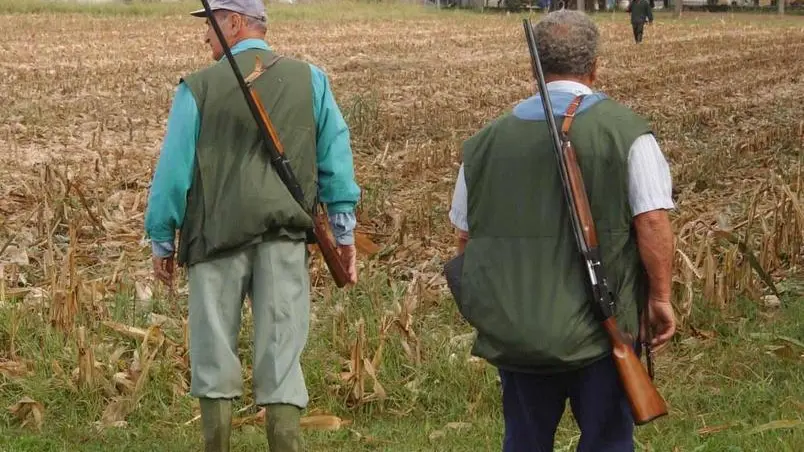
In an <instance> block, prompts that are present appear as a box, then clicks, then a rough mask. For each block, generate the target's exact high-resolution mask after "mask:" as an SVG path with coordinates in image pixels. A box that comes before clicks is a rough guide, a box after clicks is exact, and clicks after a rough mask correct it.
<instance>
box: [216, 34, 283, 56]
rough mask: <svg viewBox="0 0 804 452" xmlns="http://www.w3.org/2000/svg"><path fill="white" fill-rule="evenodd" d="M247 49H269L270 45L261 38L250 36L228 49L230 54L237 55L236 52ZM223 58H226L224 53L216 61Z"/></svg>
mask: <svg viewBox="0 0 804 452" xmlns="http://www.w3.org/2000/svg"><path fill="white" fill-rule="evenodd" d="M249 49H260V50H271V47H270V46H269V45H268V43H267V42H265V41H263V40H262V39H257V38H250V39H244V40H242V41H240V42H238V43H237V44H235V45H233V46H232V48H231V49H230V50H231V51H232V55H237V54H238V53H240V52H243V51H245V50H249ZM224 58H226V55H224V56H222V57H221V59H220V60H218V61H223V59H224Z"/></svg>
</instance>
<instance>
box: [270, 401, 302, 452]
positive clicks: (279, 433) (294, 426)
mask: <svg viewBox="0 0 804 452" xmlns="http://www.w3.org/2000/svg"><path fill="white" fill-rule="evenodd" d="M301 411H302V410H301V408H299V407H297V406H295V405H285V404H276V405H266V407H265V432H266V434H267V436H268V450H269V451H270V452H301V451H302V443H301V425H300V422H301Z"/></svg>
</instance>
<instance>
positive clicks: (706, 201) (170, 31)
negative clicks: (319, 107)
mask: <svg viewBox="0 0 804 452" xmlns="http://www.w3.org/2000/svg"><path fill="white" fill-rule="evenodd" d="M0 6H2V7H3V10H4V11H5V10H9V11H11V14H13V15H4V16H3V18H2V20H3V22H4V23H14V24H15V26H14V27H2V29H0V46H2V49H3V51H2V53H0V99H1V100H2V110H0V149H2V151H1V152H2V156H3V158H2V164H1V165H0V218H2V219H1V220H0V224H2V226H1V228H0V263H2V265H1V266H0V272H1V273H0V275H2V278H0V325H1V327H0V405H2V407H3V408H4V411H3V412H2V414H0V450H2V451H28V450H31V451H33V450H37V451H40V450H54V451H61V450H92V451H94V450H98V451H100V450H131V451H139V450H162V451H173V450H175V451H181V450H198V448H199V447H200V432H199V430H198V429H199V426H198V417H197V416H198V410H197V403H196V401H195V400H194V399H192V398H190V397H189V396H188V395H187V390H188V387H189V370H188V364H189V363H188V356H187V342H186V341H187V339H186V338H187V330H186V322H185V321H184V319H185V318H186V311H187V309H186V295H187V291H186V284H185V281H184V278H183V274H180V275H179V278H178V281H179V284H178V286H177V288H176V290H175V292H174V293H169V292H168V291H167V290H166V289H165V288H164V287H162V286H160V285H158V284H156V283H155V282H154V280H153V278H152V276H151V273H150V260H149V258H150V254H149V247H148V243H147V242H146V241H145V240H144V239H143V232H142V223H143V212H144V208H145V205H146V201H147V195H148V185H149V181H150V178H151V174H152V171H153V167H154V165H155V162H156V158H157V156H158V152H159V148H160V143H161V138H162V136H163V134H164V126H165V120H166V118H167V113H168V109H169V105H170V99H171V96H172V91H173V88H174V86H175V84H176V82H177V80H178V79H179V77H180V76H181V75H183V74H186V73H188V72H190V71H191V70H193V69H196V68H200V67H202V66H204V65H205V64H207V63H208V61H209V58H210V57H209V53H208V51H207V49H206V48H205V47H204V46H203V43H202V42H201V34H202V31H203V23H202V22H201V21H199V20H193V19H192V18H190V17H187V16H186V15H185V14H184V12H186V11H188V10H190V9H191V8H195V7H197V5H195V4H193V3H190V4H180V5H171V6H169V7H164V6H160V7H159V8H156V7H155V8H156V11H155V12H153V13H149V12H148V10H147V9H146V8H140V9H138V10H136V11H137V12H139V13H138V14H130V13H128V12H126V9H125V8H122V7H108V8H106V9H101V10H99V11H100V12H99V13H98V12H97V11H96V13H93V14H84V13H83V12H80V11H79V10H78V8H75V11H73V10H71V9H70V8H67V9H68V12H62V13H59V14H58V15H53V14H51V13H48V12H47V9H46V8H44V9H41V10H37V11H36V12H33V13H32V12H27V13H25V14H18V12H14V11H12V10H14V7H9V6H8V4H2V5H0ZM18 9H24V8H18ZM9 11H6V13H9ZM70 11H72V12H70ZM143 11H144V12H145V13H144V14H140V13H142V12H143ZM272 11H273V15H274V17H275V19H274V21H273V22H272V23H271V24H270V31H269V35H268V38H267V39H268V41H269V43H270V44H271V45H272V46H274V48H275V49H277V50H278V51H280V52H282V53H285V54H288V55H292V56H296V57H301V58H305V59H307V60H308V61H311V62H313V63H315V64H317V65H319V66H320V67H322V68H324V69H326V70H327V71H328V72H329V74H330V77H331V82H332V84H333V87H334V90H335V94H336V97H337V100H338V102H339V104H340V105H341V108H342V109H343V111H344V114H345V116H346V117H347V121H348V122H349V125H350V127H351V130H352V139H353V146H354V152H355V163H356V167H357V175H358V178H359V182H360V184H361V186H362V187H363V190H364V195H363V200H362V203H361V205H360V210H359V230H360V231H361V232H362V234H364V235H365V236H366V237H368V238H370V239H371V240H372V241H374V242H375V243H376V244H377V245H378V246H377V248H375V249H368V248H371V247H368V248H365V247H364V249H363V252H362V253H361V256H360V266H361V270H360V271H361V281H360V283H359V284H358V285H357V287H355V288H353V289H350V290H347V291H338V290H336V289H334V286H333V285H332V284H331V281H330V279H329V276H328V275H327V274H326V272H325V270H324V267H323V266H322V265H321V262H320V261H319V260H316V261H315V262H314V268H313V269H312V271H313V275H314V278H313V282H314V286H315V287H314V291H315V299H314V301H315V302H314V307H313V312H314V314H313V327H312V332H311V337H310V342H309V346H308V349H307V352H306V354H305V357H304V360H305V366H306V367H305V368H306V372H307V379H308V385H309V388H310V393H311V404H310V409H309V410H308V412H307V413H306V415H307V417H306V418H305V421H304V425H305V427H306V442H307V445H308V447H309V450H317V451H318V450H321V451H323V450H393V451H410V450H471V451H479V450H498V448H499V443H500V440H501V429H502V424H501V421H500V416H501V413H500V408H499V387H498V383H497V379H496V374H495V372H494V370H493V369H491V368H490V367H489V366H488V365H486V364H484V363H483V362H480V361H478V360H475V359H472V358H470V356H469V344H470V343H471V337H472V336H471V329H470V328H469V327H468V326H467V325H466V324H465V323H464V322H462V320H461V318H460V316H459V314H458V313H457V312H456V310H455V309H454V307H453V305H452V302H451V300H450V299H449V298H448V296H447V292H446V288H445V286H444V282H443V278H442V277H441V276H440V274H439V273H440V268H441V265H442V264H443V263H444V262H445V260H446V259H448V258H449V257H450V256H451V255H452V253H454V248H453V236H452V231H451V229H450V226H449V223H448V220H447V211H448V209H449V202H450V199H451V195H452V187H453V181H454V177H455V175H456V173H457V168H458V164H459V158H460V157H459V153H458V149H459V146H460V142H461V141H462V140H464V139H466V138H467V137H468V136H469V135H471V134H472V133H473V132H474V131H475V130H477V129H478V128H479V127H481V126H482V125H483V124H484V123H485V122H486V121H488V120H490V119H492V118H494V117H495V116H496V115H498V114H500V113H501V112H503V111H505V110H506V109H508V108H511V107H512V105H513V104H514V103H515V102H517V101H518V100H519V99H521V98H523V97H526V96H528V95H529V94H530V93H531V92H532V86H533V85H532V83H531V73H530V69H529V63H528V55H527V49H526V46H525V44H524V39H523V37H522V29H521V25H520V21H519V18H518V17H516V16H513V15H512V16H503V15H479V14H470V13H460V12H442V13H435V12H434V11H432V10H424V9H420V8H418V7H414V6H399V5H390V6H389V5H385V6H367V5H358V4H349V5H342V4H341V5H337V4H325V5H300V6H296V7H278V6H275V7H272ZM121 12H123V14H122V15H121V14H119V13H121ZM596 17H597V20H598V22H599V24H600V27H601V32H602V37H603V41H604V48H603V50H602V70H601V74H600V81H599V86H598V88H599V89H601V90H603V91H605V92H607V93H608V94H609V95H610V96H612V97H614V98H615V99H618V100H620V101H622V102H624V103H626V104H628V105H629V106H632V107H633V108H635V109H636V110H637V111H638V112H640V113H642V114H644V115H646V116H647V117H649V118H650V119H651V121H652V123H653V125H654V127H655V130H656V132H657V134H658V137H659V141H660V144H661V145H662V147H663V149H664V151H665V153H666V155H667V157H668V159H669V161H670V163H671V168H672V172H673V180H674V189H675V197H676V200H677V206H678V210H677V211H675V212H673V216H672V218H673V224H674V228H675V231H676V233H677V237H678V238H677V249H678V250H677V253H676V263H675V278H674V282H675V284H674V303H675V306H676V309H677V313H678V316H679V319H680V322H681V325H680V331H679V334H678V337H677V338H676V340H675V341H674V342H673V343H672V344H670V345H669V346H667V347H666V348H664V349H663V350H660V351H659V353H657V361H658V362H657V385H658V386H659V389H660V391H661V392H662V393H663V395H664V396H665V397H666V399H667V400H668V404H669V406H670V415H669V416H668V417H666V418H664V419H661V420H659V421H656V422H654V423H652V424H650V425H648V426H646V427H642V428H640V429H638V433H637V442H638V448H639V449H640V450H655V451H665V450H668V451H669V450H672V451H688V450H689V451H693V450H694V451H704V450H706V451H710V450H711V451H726V450H728V451H743V450H744V451H748V450H763V451H776V450H778V451H793V450H801V448H802V447H803V446H804V432H803V431H802V423H804V421H803V420H802V419H803V418H804V415H802V412H804V390H802V388H804V375H802V363H803V359H804V344H802V341H804V331H802V328H801V324H800V319H801V318H802V315H804V308H802V304H803V303H802V295H801V291H802V272H801V268H802V267H801V266H802V264H804V253H802V250H804V248H802V246H803V245H804V207H803V203H802V199H803V198H802V194H804V187H802V171H803V170H802V163H803V160H804V120H803V119H802V107H801V106H802V105H804V22H802V19H801V18H789V19H785V20H779V19H777V18H776V17H773V16H769V17H758V16H740V15H733V16H726V15H706V14H700V13H687V14H685V16H684V17H683V18H682V19H681V20H673V19H671V18H670V16H669V15H668V16H664V15H658V18H657V21H656V23H655V25H654V26H652V27H648V28H647V31H646V42H645V43H644V44H642V45H641V46H636V45H634V44H633V43H632V39H631V35H630V33H631V30H630V26H629V24H628V21H627V17H626V16H625V15H624V14H617V15H614V16H612V15H609V14H605V15H603V14H601V15H599V16H596ZM535 19H536V17H534V20H535ZM244 315H245V318H244V323H243V332H242V335H241V338H242V346H243V349H242V352H241V357H242V359H243V363H244V371H243V377H244V380H245V382H246V396H245V397H244V398H243V400H240V401H239V402H238V405H237V408H238V413H237V414H236V416H237V419H236V421H235V423H236V427H237V428H236V429H235V433H234V437H233V445H234V448H233V450H257V449H255V448H264V447H265V440H264V439H263V434H262V430H261V419H262V413H261V412H259V411H258V410H257V409H256V408H255V407H254V406H253V405H252V402H253V399H252V398H251V393H250V387H249V383H250V372H249V365H250V362H251V356H250V353H249V351H250V349H249V348H248V342H249V340H250V331H251V326H250V317H249V315H248V308H247V307H244ZM577 441H578V431H577V429H576V428H575V426H574V424H573V423H572V422H571V416H570V415H569V412H568V415H567V416H566V417H565V419H564V421H563V422H562V424H561V426H560V428H559V431H558V433H557V450H573V449H574V446H575V445H577Z"/></svg>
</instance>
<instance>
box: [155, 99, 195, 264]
mask: <svg viewBox="0 0 804 452" xmlns="http://www.w3.org/2000/svg"><path fill="white" fill-rule="evenodd" d="M200 124H201V119H200V117H199V113H198V106H197V105H196V103H195V98H194V97H193V95H192V93H191V92H190V90H189V89H188V88H187V86H186V85H185V84H184V83H180V84H179V86H178V88H177V90H176V95H175V97H174V98H173V105H172V106H171V107H170V115H169V116H168V121H167V131H166V132H165V139H164V141H163V143H162V151H161V153H160V154H159V161H158V163H157V165H156V171H154V178H153V181H152V183H151V191H150V194H149V196H148V209H147V210H146V212H145V232H146V234H147V236H148V237H150V238H151V240H152V241H153V242H154V246H155V248H154V250H156V249H157V246H158V245H162V247H163V248H165V247H166V248H168V249H172V245H173V240H174V238H175V233H176V230H177V229H180V228H181V225H182V221H183V220H184V212H185V209H186V208H187V192H188V190H189V189H190V184H191V183H192V180H193V170H194V165H195V143H196V140H197V139H198V131H199V129H200Z"/></svg>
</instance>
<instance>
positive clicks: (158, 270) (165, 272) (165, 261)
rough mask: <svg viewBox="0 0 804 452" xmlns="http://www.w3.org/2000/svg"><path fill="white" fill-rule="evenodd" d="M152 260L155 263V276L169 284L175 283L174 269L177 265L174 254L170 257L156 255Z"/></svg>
mask: <svg viewBox="0 0 804 452" xmlns="http://www.w3.org/2000/svg"><path fill="white" fill-rule="evenodd" d="M152 261H153V264H154V276H156V279H158V280H159V281H162V282H163V283H165V284H166V285H168V286H170V285H171V284H173V270H174V267H175V265H174V260H173V255H170V256H168V257H158V256H154V257H153V259H152Z"/></svg>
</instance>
